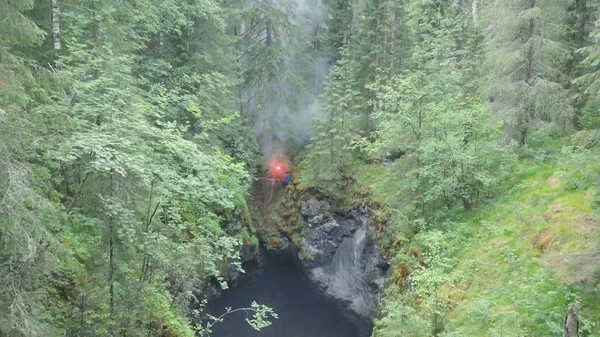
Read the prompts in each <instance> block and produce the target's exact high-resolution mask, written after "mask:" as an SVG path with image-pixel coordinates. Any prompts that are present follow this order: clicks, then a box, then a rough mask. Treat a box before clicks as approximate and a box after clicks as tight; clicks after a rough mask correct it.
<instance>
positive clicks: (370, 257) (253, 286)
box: [208, 194, 388, 337]
mask: <svg viewBox="0 0 600 337" xmlns="http://www.w3.org/2000/svg"><path fill="white" fill-rule="evenodd" d="M302 199H304V200H302V201H301V202H299V203H296V205H298V206H299V207H297V208H298V209H294V210H293V211H294V212H296V213H297V215H299V216H301V217H302V223H303V224H304V225H303V234H302V239H301V241H300V242H298V241H297V240H296V241H295V244H290V245H287V246H286V247H284V248H281V249H275V250H270V251H268V252H267V251H266V250H265V249H261V252H262V253H260V254H256V253H251V254H247V253H246V254H243V257H244V259H243V260H244V269H246V272H247V274H246V275H243V276H241V275H240V274H237V273H230V274H229V275H228V278H229V279H230V281H231V282H230V284H231V288H230V289H228V290H226V291H219V292H215V293H212V294H210V295H209V296H210V297H211V298H212V300H211V301H210V305H209V308H208V311H209V313H211V314H213V315H220V314H222V313H223V310H224V308H225V307H233V308H238V307H247V306H249V304H250V303H251V302H252V301H257V302H258V303H262V304H266V305H269V306H271V307H273V308H274V309H275V311H276V312H277V313H278V314H279V316H280V318H279V319H278V320H276V321H274V323H273V325H272V326H270V327H267V328H265V329H264V330H262V331H260V332H254V331H253V330H252V328H251V327H250V326H248V324H247V323H246V322H245V314H243V313H240V314H235V315H231V316H228V317H227V319H226V321H225V322H224V323H221V324H217V325H216V326H215V331H214V333H213V336H214V337H229V336H265V337H269V336H311V337H321V336H322V337H337V336H340V337H342V336H346V337H368V336H370V335H371V333H372V329H373V319H374V318H375V317H376V316H377V314H378V308H379V292H380V289H381V287H382V286H383V283H384V281H385V278H386V277H387V275H388V264H387V263H386V261H385V260H384V259H383V258H382V257H381V256H380V254H379V252H378V247H377V243H376V240H375V230H374V224H373V223H374V220H373V214H372V213H373V212H372V210H371V209H370V208H369V207H367V206H364V205H363V206H359V207H356V208H352V209H349V210H343V211H342V210H336V206H337V205H336V201H334V200H330V199H324V198H318V197H317V196H315V195H310V194H304V195H303V197H302ZM298 200H300V199H298ZM286 223H287V224H289V221H286ZM280 235H281V236H282V239H283V240H284V241H286V242H291V241H292V238H291V237H288V236H291V235H289V233H288V234H284V233H283V231H282V232H281V233H280ZM240 276H241V277H240Z"/></svg>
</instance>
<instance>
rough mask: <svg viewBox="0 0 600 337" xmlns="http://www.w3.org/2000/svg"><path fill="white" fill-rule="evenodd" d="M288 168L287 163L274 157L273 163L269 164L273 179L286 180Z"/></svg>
mask: <svg viewBox="0 0 600 337" xmlns="http://www.w3.org/2000/svg"><path fill="white" fill-rule="evenodd" d="M287 169H288V167H287V164H286V163H284V162H282V161H279V160H276V159H273V160H271V163H270V164H269V175H270V176H271V178H273V179H281V180H284V179H285V173H286V172H287Z"/></svg>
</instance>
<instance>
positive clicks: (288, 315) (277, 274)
mask: <svg viewBox="0 0 600 337" xmlns="http://www.w3.org/2000/svg"><path fill="white" fill-rule="evenodd" d="M252 301H256V302H258V303H260V304H266V305H268V306H270V307H271V308H273V309H274V310H275V312H276V313H277V314H278V315H279V319H276V320H271V321H272V322H273V324H272V325H271V326H269V327H267V328H264V329H262V330H261V331H255V330H254V329H252V327H250V326H249V325H248V323H247V322H246V320H245V319H246V314H245V313H244V312H236V313H232V314H230V315H228V316H226V317H225V320H224V321H223V322H222V323H217V324H216V325H215V326H214V331H213V334H212V337H358V331H357V328H356V327H355V326H354V325H353V324H352V322H350V321H349V320H348V319H346V318H345V317H344V316H342V314H341V313H340V312H339V311H338V310H337V308H336V307H335V305H334V304H332V303H329V302H326V301H324V300H323V299H322V298H321V297H319V295H318V294H316V293H315V292H314V291H313V290H312V289H311V288H310V287H309V286H308V284H307V283H306V282H305V281H304V280H303V279H302V276H301V274H300V272H299V271H298V269H297V268H296V266H295V265H294V263H293V261H289V260H288V261H285V260H284V261H279V262H277V263H272V264H270V265H269V266H268V267H266V269H265V271H264V273H262V275H260V276H258V277H256V278H255V279H253V280H252V281H249V282H247V283H245V284H242V285H239V286H237V287H236V288H234V289H231V290H228V291H227V292H225V294H224V295H223V296H222V297H221V298H219V299H217V300H215V301H213V302H212V303H211V305H210V308H209V310H210V312H211V314H213V315H215V316H219V315H221V314H222V313H223V312H224V311H225V307H232V308H233V309H235V308H240V307H249V306H250V303H251V302H252Z"/></svg>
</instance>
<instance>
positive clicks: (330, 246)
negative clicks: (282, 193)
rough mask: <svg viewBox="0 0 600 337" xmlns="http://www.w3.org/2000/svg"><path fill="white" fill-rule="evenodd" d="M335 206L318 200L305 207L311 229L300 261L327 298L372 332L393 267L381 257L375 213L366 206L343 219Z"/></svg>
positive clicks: (308, 203) (342, 214) (313, 198)
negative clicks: (385, 284) (380, 300)
mask: <svg viewBox="0 0 600 337" xmlns="http://www.w3.org/2000/svg"><path fill="white" fill-rule="evenodd" d="M334 206H335V205H334V202H333V201H330V200H320V199H317V198H316V197H314V196H311V197H309V198H308V200H306V201H303V202H302V208H301V213H302V216H303V217H305V219H306V220H307V222H308V226H309V228H308V235H306V237H305V238H304V241H303V245H304V247H303V250H304V253H303V254H300V253H298V254H297V255H296V256H297V260H298V261H299V263H300V265H301V267H302V269H303V270H304V272H305V274H306V275H307V277H308V279H309V281H310V282H311V283H312V284H313V285H314V286H315V287H316V288H317V289H318V290H319V292H320V293H321V294H322V295H324V296H325V297H326V298H328V299H330V300H333V301H335V303H337V305H338V306H339V307H340V309H341V310H342V312H343V313H344V314H345V315H346V316H348V317H349V318H351V319H353V320H354V321H356V319H358V320H359V321H362V324H361V325H363V326H364V327H365V329H369V328H370V327H371V325H372V320H373V318H375V317H376V316H377V314H378V308H379V292H380V289H381V288H382V286H383V284H384V281H385V278H386V277H387V274H388V265H387V263H386V261H385V260H384V259H383V258H382V257H381V255H380V254H379V250H378V247H377V242H376V239H375V231H374V227H373V214H372V211H371V210H370V209H369V208H368V207H366V206H362V207H359V208H358V209H355V210H351V211H348V212H344V213H341V214H337V213H335V212H334V211H333V210H334Z"/></svg>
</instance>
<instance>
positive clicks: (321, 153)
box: [302, 53, 360, 195]
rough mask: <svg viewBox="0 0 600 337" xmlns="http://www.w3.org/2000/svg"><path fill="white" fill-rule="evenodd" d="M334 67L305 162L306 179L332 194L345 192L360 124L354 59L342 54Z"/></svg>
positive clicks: (303, 162) (304, 177)
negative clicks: (346, 172) (354, 76)
mask: <svg viewBox="0 0 600 337" xmlns="http://www.w3.org/2000/svg"><path fill="white" fill-rule="evenodd" d="M342 55H343V56H342V58H341V59H340V60H338V61H337V63H336V65H335V66H334V67H333V69H332V70H331V73H330V76H329V79H328V82H327V86H326V89H325V92H324V94H323V96H322V98H321V101H322V104H323V110H322V113H321V116H320V118H319V119H317V121H316V127H315V135H314V136H313V139H312V140H311V144H310V145H309V146H308V154H307V156H306V158H304V159H303V161H302V165H303V166H305V167H306V168H307V172H306V174H305V175H303V179H304V182H305V183H306V184H308V185H310V186H313V187H315V188H317V189H320V190H322V191H323V192H325V193H327V194H330V195H338V194H339V193H340V192H341V183H342V177H343V175H344V173H345V171H346V169H347V167H348V165H349V163H350V162H351V161H352V159H353V158H352V151H351V149H352V144H353V141H354V140H355V139H356V136H355V132H354V130H356V129H357V126H358V116H357V114H358V111H359V110H358V107H359V106H360V105H359V92H358V91H357V90H356V89H355V88H356V84H355V82H354V79H353V74H352V70H353V69H354V66H353V61H352V60H350V59H349V58H348V54H347V53H344V54H342Z"/></svg>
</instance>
